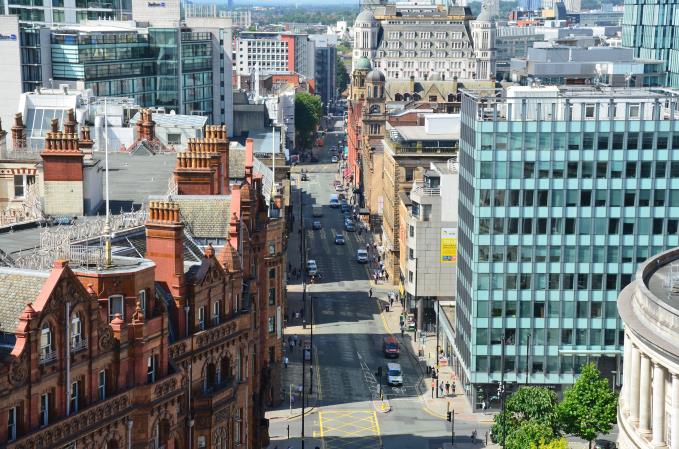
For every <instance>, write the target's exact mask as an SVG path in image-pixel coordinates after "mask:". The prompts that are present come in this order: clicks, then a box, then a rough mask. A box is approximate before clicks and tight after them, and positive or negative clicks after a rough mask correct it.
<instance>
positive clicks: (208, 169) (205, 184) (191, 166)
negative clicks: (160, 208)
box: [174, 141, 217, 195]
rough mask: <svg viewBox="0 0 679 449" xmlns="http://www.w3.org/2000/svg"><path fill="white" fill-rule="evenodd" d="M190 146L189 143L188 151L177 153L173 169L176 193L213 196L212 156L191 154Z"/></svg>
mask: <svg viewBox="0 0 679 449" xmlns="http://www.w3.org/2000/svg"><path fill="white" fill-rule="evenodd" d="M192 144H194V143H192V142H191V141H189V151H186V152H183V153H177V165H176V167H175V169H174V177H175V180H176V181H177V192H178V193H179V194H180V195H214V194H215V193H217V192H216V191H215V187H216V182H215V178H216V173H215V172H214V170H215V167H212V166H211V161H212V156H211V155H210V154H209V153H199V152H192V151H191V145H192ZM215 155H216V153H215Z"/></svg>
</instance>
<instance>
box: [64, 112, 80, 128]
mask: <svg viewBox="0 0 679 449" xmlns="http://www.w3.org/2000/svg"><path fill="white" fill-rule="evenodd" d="M77 127H78V122H77V120H76V119H75V111H74V110H73V108H71V109H69V110H68V111H66V120H65V121H64V133H66V134H77V132H78V131H77V129H76V128H77Z"/></svg>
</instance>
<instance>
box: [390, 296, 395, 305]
mask: <svg viewBox="0 0 679 449" xmlns="http://www.w3.org/2000/svg"><path fill="white" fill-rule="evenodd" d="M393 306H394V295H389V307H393Z"/></svg>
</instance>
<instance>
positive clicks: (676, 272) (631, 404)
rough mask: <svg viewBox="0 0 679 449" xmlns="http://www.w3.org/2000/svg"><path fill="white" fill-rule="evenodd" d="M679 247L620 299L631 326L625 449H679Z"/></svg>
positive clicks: (643, 272) (622, 414) (653, 262)
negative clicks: (678, 307)
mask: <svg viewBox="0 0 679 449" xmlns="http://www.w3.org/2000/svg"><path fill="white" fill-rule="evenodd" d="M678 293H679V248H674V249H672V250H669V251H666V252H664V253H661V254H659V255H657V256H655V257H652V258H651V259H649V260H647V261H646V262H644V263H643V264H642V265H641V266H640V267H639V269H638V270H637V273H636V279H635V280H634V281H633V282H632V283H630V284H629V285H628V286H627V287H626V288H625V289H624V290H623V291H622V293H620V296H619V297H618V312H619V313H620V317H621V318H622V320H623V322H624V324H625V353H624V358H623V370H622V372H623V381H622V392H621V394H620V403H619V407H618V426H619V429H620V430H619V436H618V447H619V448H620V449H650V448H669V449H679V346H678V345H677V341H679V309H677V299H678Z"/></svg>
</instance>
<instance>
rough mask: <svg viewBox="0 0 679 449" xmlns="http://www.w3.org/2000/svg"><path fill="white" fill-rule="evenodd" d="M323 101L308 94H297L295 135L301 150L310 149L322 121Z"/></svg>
mask: <svg viewBox="0 0 679 449" xmlns="http://www.w3.org/2000/svg"><path fill="white" fill-rule="evenodd" d="M321 110H322V106H321V99H320V98H319V97H317V96H315V95H311V94H309V93H307V92H299V93H297V94H295V134H296V136H297V144H298V145H299V147H300V148H302V149H304V148H310V147H311V144H312V143H313V138H314V134H315V132H316V129H317V128H318V124H319V123H320V121H321Z"/></svg>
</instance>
